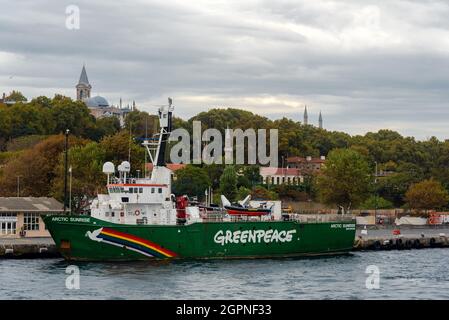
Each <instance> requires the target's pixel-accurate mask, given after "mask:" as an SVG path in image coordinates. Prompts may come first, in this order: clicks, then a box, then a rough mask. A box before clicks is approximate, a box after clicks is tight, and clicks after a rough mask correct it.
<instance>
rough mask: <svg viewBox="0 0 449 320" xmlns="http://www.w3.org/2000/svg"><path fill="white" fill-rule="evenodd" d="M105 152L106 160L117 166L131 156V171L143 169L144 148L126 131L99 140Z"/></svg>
mask: <svg viewBox="0 0 449 320" xmlns="http://www.w3.org/2000/svg"><path fill="white" fill-rule="evenodd" d="M100 145H101V148H102V149H103V150H104V152H105V159H106V161H112V162H113V163H114V164H115V165H116V166H118V165H119V164H120V163H122V161H128V159H129V158H130V156H131V159H130V160H131V172H132V173H133V174H135V173H136V170H140V171H141V172H143V171H144V167H143V166H144V160H145V152H146V150H145V148H143V147H142V146H140V145H139V144H138V143H137V142H136V141H134V139H133V138H132V137H131V136H130V135H129V133H128V132H126V131H120V132H118V133H117V134H115V135H113V136H107V137H104V138H103V139H102V140H101V141H100Z"/></svg>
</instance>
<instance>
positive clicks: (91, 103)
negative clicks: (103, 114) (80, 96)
mask: <svg viewBox="0 0 449 320" xmlns="http://www.w3.org/2000/svg"><path fill="white" fill-rule="evenodd" d="M84 103H85V104H86V105H87V106H88V107H89V108H106V107H109V102H108V100H106V99H105V98H103V97H101V96H95V97H92V98H88V99H86V100H84Z"/></svg>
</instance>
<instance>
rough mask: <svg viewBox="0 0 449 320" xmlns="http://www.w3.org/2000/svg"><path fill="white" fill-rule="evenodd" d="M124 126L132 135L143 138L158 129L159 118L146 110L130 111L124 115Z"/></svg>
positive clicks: (151, 134)
mask: <svg viewBox="0 0 449 320" xmlns="http://www.w3.org/2000/svg"><path fill="white" fill-rule="evenodd" d="M125 128H126V130H127V131H128V132H129V131H130V129H131V134H132V135H133V136H134V137H140V138H144V137H145V136H146V135H148V137H151V136H153V134H155V133H157V131H158V130H159V129H158V128H159V118H158V117H157V116H156V115H150V114H148V113H147V112H142V111H132V112H130V113H128V114H127V115H126V118H125Z"/></svg>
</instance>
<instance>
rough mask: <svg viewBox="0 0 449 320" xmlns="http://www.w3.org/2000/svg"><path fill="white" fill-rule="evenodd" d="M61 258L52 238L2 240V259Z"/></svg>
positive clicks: (0, 244)
mask: <svg viewBox="0 0 449 320" xmlns="http://www.w3.org/2000/svg"><path fill="white" fill-rule="evenodd" d="M55 257H60V254H59V253H58V251H57V249H56V245H55V243H54V242H53V239H52V238H49V237H42V238H20V239H13V238H9V239H8V238H0V258H23V259H25V258H55Z"/></svg>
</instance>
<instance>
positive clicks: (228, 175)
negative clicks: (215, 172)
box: [220, 165, 237, 202]
mask: <svg viewBox="0 0 449 320" xmlns="http://www.w3.org/2000/svg"><path fill="white" fill-rule="evenodd" d="M220 192H221V194H223V195H224V196H225V197H226V198H228V200H229V201H231V202H232V201H235V198H236V195H237V173H236V170H235V167H234V166H232V165H229V166H226V168H225V169H224V171H223V174H222V175H221V177H220Z"/></svg>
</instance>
